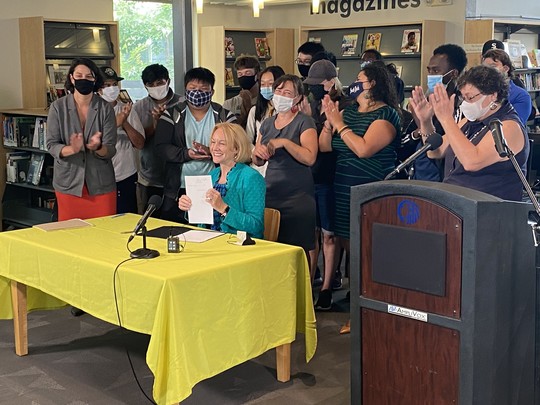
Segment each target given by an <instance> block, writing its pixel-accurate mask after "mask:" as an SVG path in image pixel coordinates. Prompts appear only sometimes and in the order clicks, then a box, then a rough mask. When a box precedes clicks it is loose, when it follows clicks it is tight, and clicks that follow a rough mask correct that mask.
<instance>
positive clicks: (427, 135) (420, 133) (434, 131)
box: [418, 129, 437, 138]
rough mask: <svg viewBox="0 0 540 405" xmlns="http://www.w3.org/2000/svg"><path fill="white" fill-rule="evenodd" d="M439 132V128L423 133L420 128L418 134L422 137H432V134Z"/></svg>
mask: <svg viewBox="0 0 540 405" xmlns="http://www.w3.org/2000/svg"><path fill="white" fill-rule="evenodd" d="M435 133H437V130H435V129H434V130H433V131H432V132H430V133H429V134H423V133H422V132H420V130H418V135H420V136H421V137H422V138H428V137H430V136H431V135H433V134H435Z"/></svg>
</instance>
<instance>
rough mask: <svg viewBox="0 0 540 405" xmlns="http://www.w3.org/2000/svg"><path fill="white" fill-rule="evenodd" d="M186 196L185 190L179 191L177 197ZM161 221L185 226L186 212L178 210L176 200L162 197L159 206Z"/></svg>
mask: <svg viewBox="0 0 540 405" xmlns="http://www.w3.org/2000/svg"><path fill="white" fill-rule="evenodd" d="M184 194H186V190H185V189H183V188H182V189H180V192H179V193H178V196H179V197H180V196H181V195H184ZM160 218H161V219H165V220H167V221H173V222H178V223H181V224H187V223H188V221H187V212H185V211H182V210H181V209H180V208H178V200H176V199H173V198H170V197H167V196H164V197H163V205H162V206H161V217H160Z"/></svg>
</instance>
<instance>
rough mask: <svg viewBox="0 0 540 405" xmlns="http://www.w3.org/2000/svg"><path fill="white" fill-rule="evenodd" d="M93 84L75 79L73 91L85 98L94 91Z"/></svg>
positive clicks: (90, 81) (89, 81) (92, 82)
mask: <svg viewBox="0 0 540 405" xmlns="http://www.w3.org/2000/svg"><path fill="white" fill-rule="evenodd" d="M94 84H95V82H94V81H92V80H86V79H75V89H76V90H77V91H78V92H79V93H81V94H82V95H83V96H86V95H88V94H90V93H92V92H93V91H94Z"/></svg>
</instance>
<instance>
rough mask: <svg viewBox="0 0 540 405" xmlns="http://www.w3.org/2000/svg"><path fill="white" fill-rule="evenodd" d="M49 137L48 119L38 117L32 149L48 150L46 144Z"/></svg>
mask: <svg viewBox="0 0 540 405" xmlns="http://www.w3.org/2000/svg"><path fill="white" fill-rule="evenodd" d="M46 136H47V118H45V117H37V118H36V123H35V125H34V134H33V137H32V148H36V149H40V150H47V145H46V142H45V139H46Z"/></svg>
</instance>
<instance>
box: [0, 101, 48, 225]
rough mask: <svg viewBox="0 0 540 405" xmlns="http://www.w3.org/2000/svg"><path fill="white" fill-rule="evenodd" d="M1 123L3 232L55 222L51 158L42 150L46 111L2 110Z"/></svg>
mask: <svg viewBox="0 0 540 405" xmlns="http://www.w3.org/2000/svg"><path fill="white" fill-rule="evenodd" d="M0 120H1V121H2V126H1V127H0V134H1V138H2V143H1V144H0V165H2V170H0V196H1V199H2V204H1V208H0V215H1V218H2V221H1V223H2V229H5V227H10V228H24V227H30V226H33V225H36V224H39V223H44V222H51V221H53V220H55V218H56V214H55V196H54V190H53V187H52V167H53V158H52V156H50V155H49V153H48V152H47V150H44V148H45V146H44V139H45V133H46V120H47V111H46V110H45V109H43V108H35V109H17V110H4V111H2V112H0ZM32 123H33V124H32ZM36 126H37V129H36ZM12 130H13V131H12ZM11 134H13V136H11ZM6 144H7V145H6ZM4 168H5V169H4Z"/></svg>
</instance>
